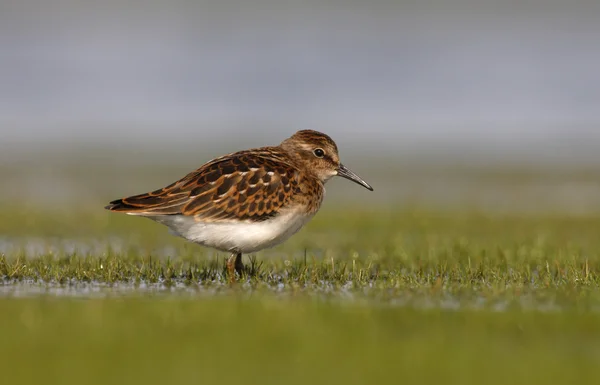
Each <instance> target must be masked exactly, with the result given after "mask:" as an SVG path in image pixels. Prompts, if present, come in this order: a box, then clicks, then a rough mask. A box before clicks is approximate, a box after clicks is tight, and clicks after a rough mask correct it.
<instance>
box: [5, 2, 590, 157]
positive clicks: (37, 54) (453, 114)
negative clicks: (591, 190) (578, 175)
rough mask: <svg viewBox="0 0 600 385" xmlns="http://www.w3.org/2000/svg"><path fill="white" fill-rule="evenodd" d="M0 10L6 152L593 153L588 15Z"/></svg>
mask: <svg viewBox="0 0 600 385" xmlns="http://www.w3.org/2000/svg"><path fill="white" fill-rule="evenodd" d="M0 4H1V5H0V6H1V12H0V52H1V53H0V63H2V64H1V65H0V84H1V86H0V134H1V135H2V137H3V141H2V142H3V143H4V145H8V144H10V147H11V148H12V149H13V150H14V148H15V146H16V148H27V147H28V146H32V145H34V144H40V143H41V144H44V145H60V144H61V143H64V142H65V141H68V142H69V143H71V142H72V141H77V142H92V143H103V144H104V143H106V144H107V145H111V143H115V142H118V141H121V142H123V141H126V142H127V143H129V144H130V145H132V146H135V145H141V146H143V145H145V144H146V143H161V144H162V145H166V146H168V145H171V144H173V145H179V146H187V145H191V144H192V143H194V144H195V145H197V146H203V145H206V144H207V142H210V141H211V140H212V141H218V140H227V139H228V138H237V139H240V141H242V138H245V137H249V136H255V137H260V138H261V141H262V142H264V140H265V139H267V138H269V137H274V138H276V141H279V140H280V139H281V138H282V137H285V136H287V135H288V134H289V133H291V132H293V131H294V130H296V129H301V128H314V129H320V130H324V131H327V132H329V133H331V135H332V136H334V138H335V137H343V141H346V142H348V143H361V141H366V142H367V143H369V146H370V147H373V146H380V147H381V149H382V150H384V151H385V149H390V148H394V147H395V146H405V147H407V148H409V149H410V148H412V149H414V148H415V146H417V147H419V148H422V149H423V150H424V151H427V149H440V148H442V149H443V148H444V146H445V145H447V147H448V148H463V147H465V148H470V147H472V146H473V145H474V144H477V146H484V147H486V148H496V149H497V148H499V147H502V148H503V149H504V150H506V151H508V150H511V149H513V150H514V149H522V150H524V151H525V152H527V149H531V150H532V151H533V152H536V151H537V152H538V153H540V152H541V155H543V151H544V148H555V147H557V146H558V147H560V148H564V149H565V151H566V150H569V149H570V150H572V151H573V154H574V155H573V156H576V155H577V154H579V153H585V154H588V155H589V157H592V156H591V155H590V154H591V153H593V152H594V151H595V150H596V149H598V148H597V146H596V145H595V143H594V142H600V128H599V127H600V126H599V125H600V108H599V107H600V71H599V70H598V69H599V68H600V45H599V44H598V42H599V41H600V7H599V3H598V2H596V1H591V0H590V1H568V2H567V1H551V0H548V1H544V0H534V1H529V2H509V1H474V0H471V1H467V0H465V1H459V0H451V1H448V0H446V1H442V0H439V1H420V2H409V1H382V0H378V1H369V2H366V1H333V2H325V3H323V2H317V1H309V2H266V1H251V2H248V1H245V2H241V1H239V2H234V1H226V2H211V3H209V2H196V1H174V2H152V1H144V2H142V1H125V2H123V1H105V2H102V3H91V2H83V1H81V2H80V1H41V0H40V1H24V2H23V1H19V2H17V1H6V0H3V1H2V3H0ZM273 133H275V134H276V135H273ZM272 141H273V139H272V140H271V142H272ZM538 147H539V148H538ZM582 149H585V151H583V152H582Z"/></svg>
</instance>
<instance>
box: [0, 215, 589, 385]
mask: <svg viewBox="0 0 600 385" xmlns="http://www.w3.org/2000/svg"><path fill="white" fill-rule="evenodd" d="M4 214H5V215H4V216H3V218H2V219H0V234H3V238H0V245H1V244H2V242H4V246H3V247H4V250H5V253H4V254H3V255H0V290H1V292H0V293H4V298H0V341H1V343H0V377H1V378H2V379H3V380H4V381H3V382H6V383H11V384H12V383H46V384H54V383H57V384H58V383H61V384H66V383H86V384H87V383H90V384H94V383H98V384H100V383H102V384H107V383H124V384H143V383H146V384H147V383H183V382H191V383H223V384H229V383H240V382H247V383H261V384H271V383H272V384H282V383H283V384H295V383H298V384H300V383H302V384H307V383H308V384H312V383H345V384H359V383H360V384H366V383H369V384H370V383H408V384H411V383H414V384H439V383H453V384H454V383H455V384H481V383H486V384H508V383H510V384H520V383H523V384H525V383H527V384H532V383H544V384H566V383H590V384H591V383H597V382H598V378H599V376H598V374H597V372H598V370H597V367H598V365H600V348H599V347H600V237H598V231H599V230H600V215H589V216H569V215H563V214H556V213H549V214H536V215H528V216H523V215H498V214H497V215H487V214H483V213H479V212H470V211H462V212H451V211H446V212H441V211H435V212H431V211H426V210H401V209H386V210H384V209H376V210H375V209H372V210H371V209H359V210H358V211H357V212H348V211H347V210H345V209H343V208H339V209H338V208H336V207H335V206H332V207H331V208H329V207H328V206H326V207H325V208H324V209H323V211H322V212H321V213H319V215H317V217H316V218H315V219H314V220H313V221H312V222H311V223H310V224H309V225H308V227H307V228H306V229H305V230H303V231H302V232H300V233H299V234H297V235H296V236H295V237H293V238H292V239H290V240H289V241H288V242H286V243H285V244H284V245H281V246H279V247H277V248H275V249H273V250H270V251H264V252H261V253H257V254H256V255H255V256H252V258H253V259H252V261H253V262H252V264H249V263H248V260H247V259H246V263H247V264H248V265H250V266H251V268H250V269H249V273H248V274H245V275H244V276H243V277H241V279H239V280H237V281H234V282H232V281H231V280H230V279H229V277H227V275H226V274H225V271H224V266H223V264H224V258H225V257H226V256H227V255H225V254H222V253H214V252H212V251H210V250H207V249H203V248H201V247H199V246H196V245H191V244H189V243H186V242H185V241H183V240H180V239H177V238H175V237H172V236H170V235H168V233H167V231H166V229H165V228H164V227H162V226H160V225H157V224H154V223H152V222H151V221H148V220H144V219H141V218H132V217H126V216H122V215H115V214H111V213H108V212H103V211H102V210H92V211H88V210H73V211H55V212H49V211H45V212H41V213H40V212H38V211H36V210H34V209H28V208H22V209H20V210H15V209H6V210H4ZM34 243H35V244H36V245H37V246H36V248H35V251H31V248H30V246H31V244H34ZM6 245H9V246H6ZM65 245H67V246H65ZM32 288H33V289H32ZM90 288H91V289H93V290H92V291H86V290H90ZM95 290H97V291H95ZM39 292H41V293H46V295H38V293H39ZM82 293H83V295H81V294H82ZM86 293H87V294H86ZM53 294H77V295H79V296H77V297H76V298H73V297H70V296H65V297H56V296H54V295H53ZM0 295H1V294H0ZM22 295H25V296H30V298H16V297H18V296H22ZM97 296H100V297H101V298H96V297H97Z"/></svg>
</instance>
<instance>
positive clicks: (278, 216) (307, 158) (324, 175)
mask: <svg viewBox="0 0 600 385" xmlns="http://www.w3.org/2000/svg"><path fill="white" fill-rule="evenodd" d="M334 175H340V176H342V177H345V178H348V179H350V180H353V181H354V182H356V183H358V184H360V185H362V186H364V187H365V188H367V189H369V190H373V189H372V188H371V186H369V185H368V184H367V183H366V182H364V181H363V180H362V179H360V178H359V177H358V176H357V175H356V174H354V173H352V172H351V171H350V170H348V169H347V168H345V167H344V166H343V165H342V164H341V163H340V161H339V155H338V149H337V146H336V144H335V142H334V141H333V140H332V139H331V138H330V137H329V136H327V135H325V134H322V133H320V132H317V131H313V130H302V131H298V132H297V133H295V134H294V135H293V136H292V137H290V138H288V139H286V140H284V141H283V142H282V143H281V144H280V145H279V146H273V147H262V148H257V149H251V150H246V151H240V152H236V153H233V154H229V155H225V156H222V157H220V158H217V159H214V160H212V161H210V162H208V163H206V164H204V165H203V166H201V167H200V168H199V169H197V170H196V171H193V172H191V173H189V174H188V175H186V176H185V177H183V178H182V179H180V180H179V181H177V182H175V183H172V184H171V185H169V186H167V187H164V188H162V189H159V190H156V191H153V192H150V193H147V194H140V195H134V196H131V197H127V198H123V199H118V200H115V201H112V202H110V204H109V205H108V206H106V209H108V210H111V211H118V212H125V213H127V214H130V215H140V216H145V217H148V218H150V219H153V220H155V221H157V222H160V223H163V224H165V225H167V226H168V227H169V228H170V229H171V230H172V231H173V232H175V233H176V234H177V235H180V236H182V237H184V238H186V239H188V240H191V241H193V242H196V243H199V244H202V245H205V246H208V247H213V248H216V249H218V250H223V251H229V252H231V253H232V257H231V258H230V259H229V261H228V266H229V267H230V268H232V266H233V265H232V263H233V257H235V269H236V270H237V271H238V272H241V271H242V269H243V264H242V260H241V254H242V253H249V252H253V251H258V250H261V249H263V248H267V247H272V246H274V245H276V244H278V243H281V242H283V241H284V240H285V239H287V238H289V237H290V236H291V235H293V234H294V233H295V232H297V231H298V230H299V229H300V228H301V227H302V226H303V225H304V223H306V222H307V221H308V220H309V219H310V218H311V217H312V216H313V215H314V214H315V213H316V212H317V211H318V210H319V207H320V205H321V202H322V200H323V196H324V192H325V188H324V184H325V182H327V180H329V179H330V178H331V177H332V176H334Z"/></svg>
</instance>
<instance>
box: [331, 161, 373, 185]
mask: <svg viewBox="0 0 600 385" xmlns="http://www.w3.org/2000/svg"><path fill="white" fill-rule="evenodd" d="M337 174H338V175H339V176H341V177H343V178H346V179H350V180H351V181H352V182H355V183H358V184H359V185H361V186H363V187H364V188H366V189H367V190H371V191H373V187H371V186H370V185H369V184H368V183H367V182H365V181H364V180H363V179H362V178H361V177H359V176H358V175H356V174H355V173H353V172H352V171H350V170H349V169H347V168H346V166H344V165H343V164H341V163H340V167H339V168H338V170H337Z"/></svg>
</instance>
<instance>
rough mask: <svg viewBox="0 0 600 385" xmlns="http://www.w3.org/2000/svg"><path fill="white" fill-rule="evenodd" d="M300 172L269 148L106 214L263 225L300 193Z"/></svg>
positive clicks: (214, 164) (215, 164)
mask: <svg viewBox="0 0 600 385" xmlns="http://www.w3.org/2000/svg"><path fill="white" fill-rule="evenodd" d="M299 183H300V181H299V173H298V170H297V169H296V168H295V167H293V166H291V165H290V164H289V163H288V162H287V161H286V158H285V155H284V154H283V153H282V152H279V151H277V150H275V149H273V148H268V147H267V148H263V149H257V150H250V151H242V152H238V153H234V154H230V155H226V156H224V157H221V158H218V159H215V160H213V161H211V162H209V163H207V164H205V165H203V166H202V167H200V168H199V169H198V170H196V171H194V172H192V173H190V174H188V175H187V176H185V177H184V178H183V179H181V180H179V181H177V182H175V183H173V184H171V185H169V186H167V187H165V188H162V189H160V190H156V191H153V192H150V193H147V194H141V195H135V196H131V197H128V198H123V199H118V200H116V201H113V202H111V203H110V205H109V206H107V207H106V208H107V209H109V210H112V211H122V212H128V213H132V214H139V215H170V214H183V215H189V216H194V217H195V218H196V219H197V220H198V221H203V222H215V221H227V220H250V221H263V220H266V219H268V218H270V217H272V216H274V215H276V214H277V213H278V212H279V211H280V210H281V208H282V207H284V206H286V205H287V204H288V203H290V201H291V200H292V198H293V195H294V194H296V193H299V192H300V191H301V189H300V187H299Z"/></svg>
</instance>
